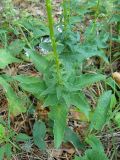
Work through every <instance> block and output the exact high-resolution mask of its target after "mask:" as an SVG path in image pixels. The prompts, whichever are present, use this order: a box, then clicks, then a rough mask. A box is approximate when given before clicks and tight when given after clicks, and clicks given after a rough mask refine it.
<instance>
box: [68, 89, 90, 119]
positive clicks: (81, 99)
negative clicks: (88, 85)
mask: <svg viewBox="0 0 120 160" xmlns="http://www.w3.org/2000/svg"><path fill="white" fill-rule="evenodd" d="M70 101H71V105H74V106H75V107H77V108H78V109H79V110H80V111H81V112H83V113H84V114H85V115H86V117H87V118H89V112H90V106H89V103H88V101H87V98H86V97H85V95H84V94H83V93H82V92H80V93H78V94H74V93H73V94H72V95H71V96H70Z"/></svg>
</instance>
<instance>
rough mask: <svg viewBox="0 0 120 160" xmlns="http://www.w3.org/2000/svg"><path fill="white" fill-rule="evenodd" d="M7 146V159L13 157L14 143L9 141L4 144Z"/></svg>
mask: <svg viewBox="0 0 120 160" xmlns="http://www.w3.org/2000/svg"><path fill="white" fill-rule="evenodd" d="M4 147H5V155H6V157H7V159H8V160H9V159H11V156H12V145H11V144H10V143H7V144H5V145H4Z"/></svg>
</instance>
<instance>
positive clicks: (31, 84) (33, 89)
mask: <svg viewBox="0 0 120 160" xmlns="http://www.w3.org/2000/svg"><path fill="white" fill-rule="evenodd" d="M14 79H15V80H17V81H19V82H20V84H19V86H20V87H21V88H22V89H23V90H25V91H27V92H30V93H31V94H33V95H34V96H36V97H37V98H38V99H39V98H40V97H41V93H42V92H43V91H44V90H45V89H46V86H45V83H44V81H43V80H41V79H40V78H39V77H34V76H26V75H18V76H14Z"/></svg>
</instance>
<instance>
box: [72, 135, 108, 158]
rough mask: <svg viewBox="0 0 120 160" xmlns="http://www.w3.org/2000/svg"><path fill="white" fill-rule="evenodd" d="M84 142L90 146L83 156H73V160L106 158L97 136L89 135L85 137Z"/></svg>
mask: <svg viewBox="0 0 120 160" xmlns="http://www.w3.org/2000/svg"><path fill="white" fill-rule="evenodd" d="M86 142H87V143H88V144H89V145H90V146H91V147H92V148H91V149H87V150H86V152H85V155H84V156H83V157H75V159H74V160H108V158H107V156H106V154H105V153H104V148H103V145H102V143H101V142H100V140H99V139H98V138H96V137H95V136H93V135H91V136H89V137H88V138H87V139H86Z"/></svg>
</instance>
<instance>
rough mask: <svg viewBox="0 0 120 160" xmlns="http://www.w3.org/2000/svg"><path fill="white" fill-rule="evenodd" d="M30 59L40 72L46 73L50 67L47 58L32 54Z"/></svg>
mask: <svg viewBox="0 0 120 160" xmlns="http://www.w3.org/2000/svg"><path fill="white" fill-rule="evenodd" d="M30 58H31V60H32V62H33V64H34V65H35V67H36V69H37V70H38V71H39V72H44V71H45V70H46V68H47V67H48V61H47V59H46V58H45V56H42V55H40V54H37V53H36V52H32V53H31V54H30Z"/></svg>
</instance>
